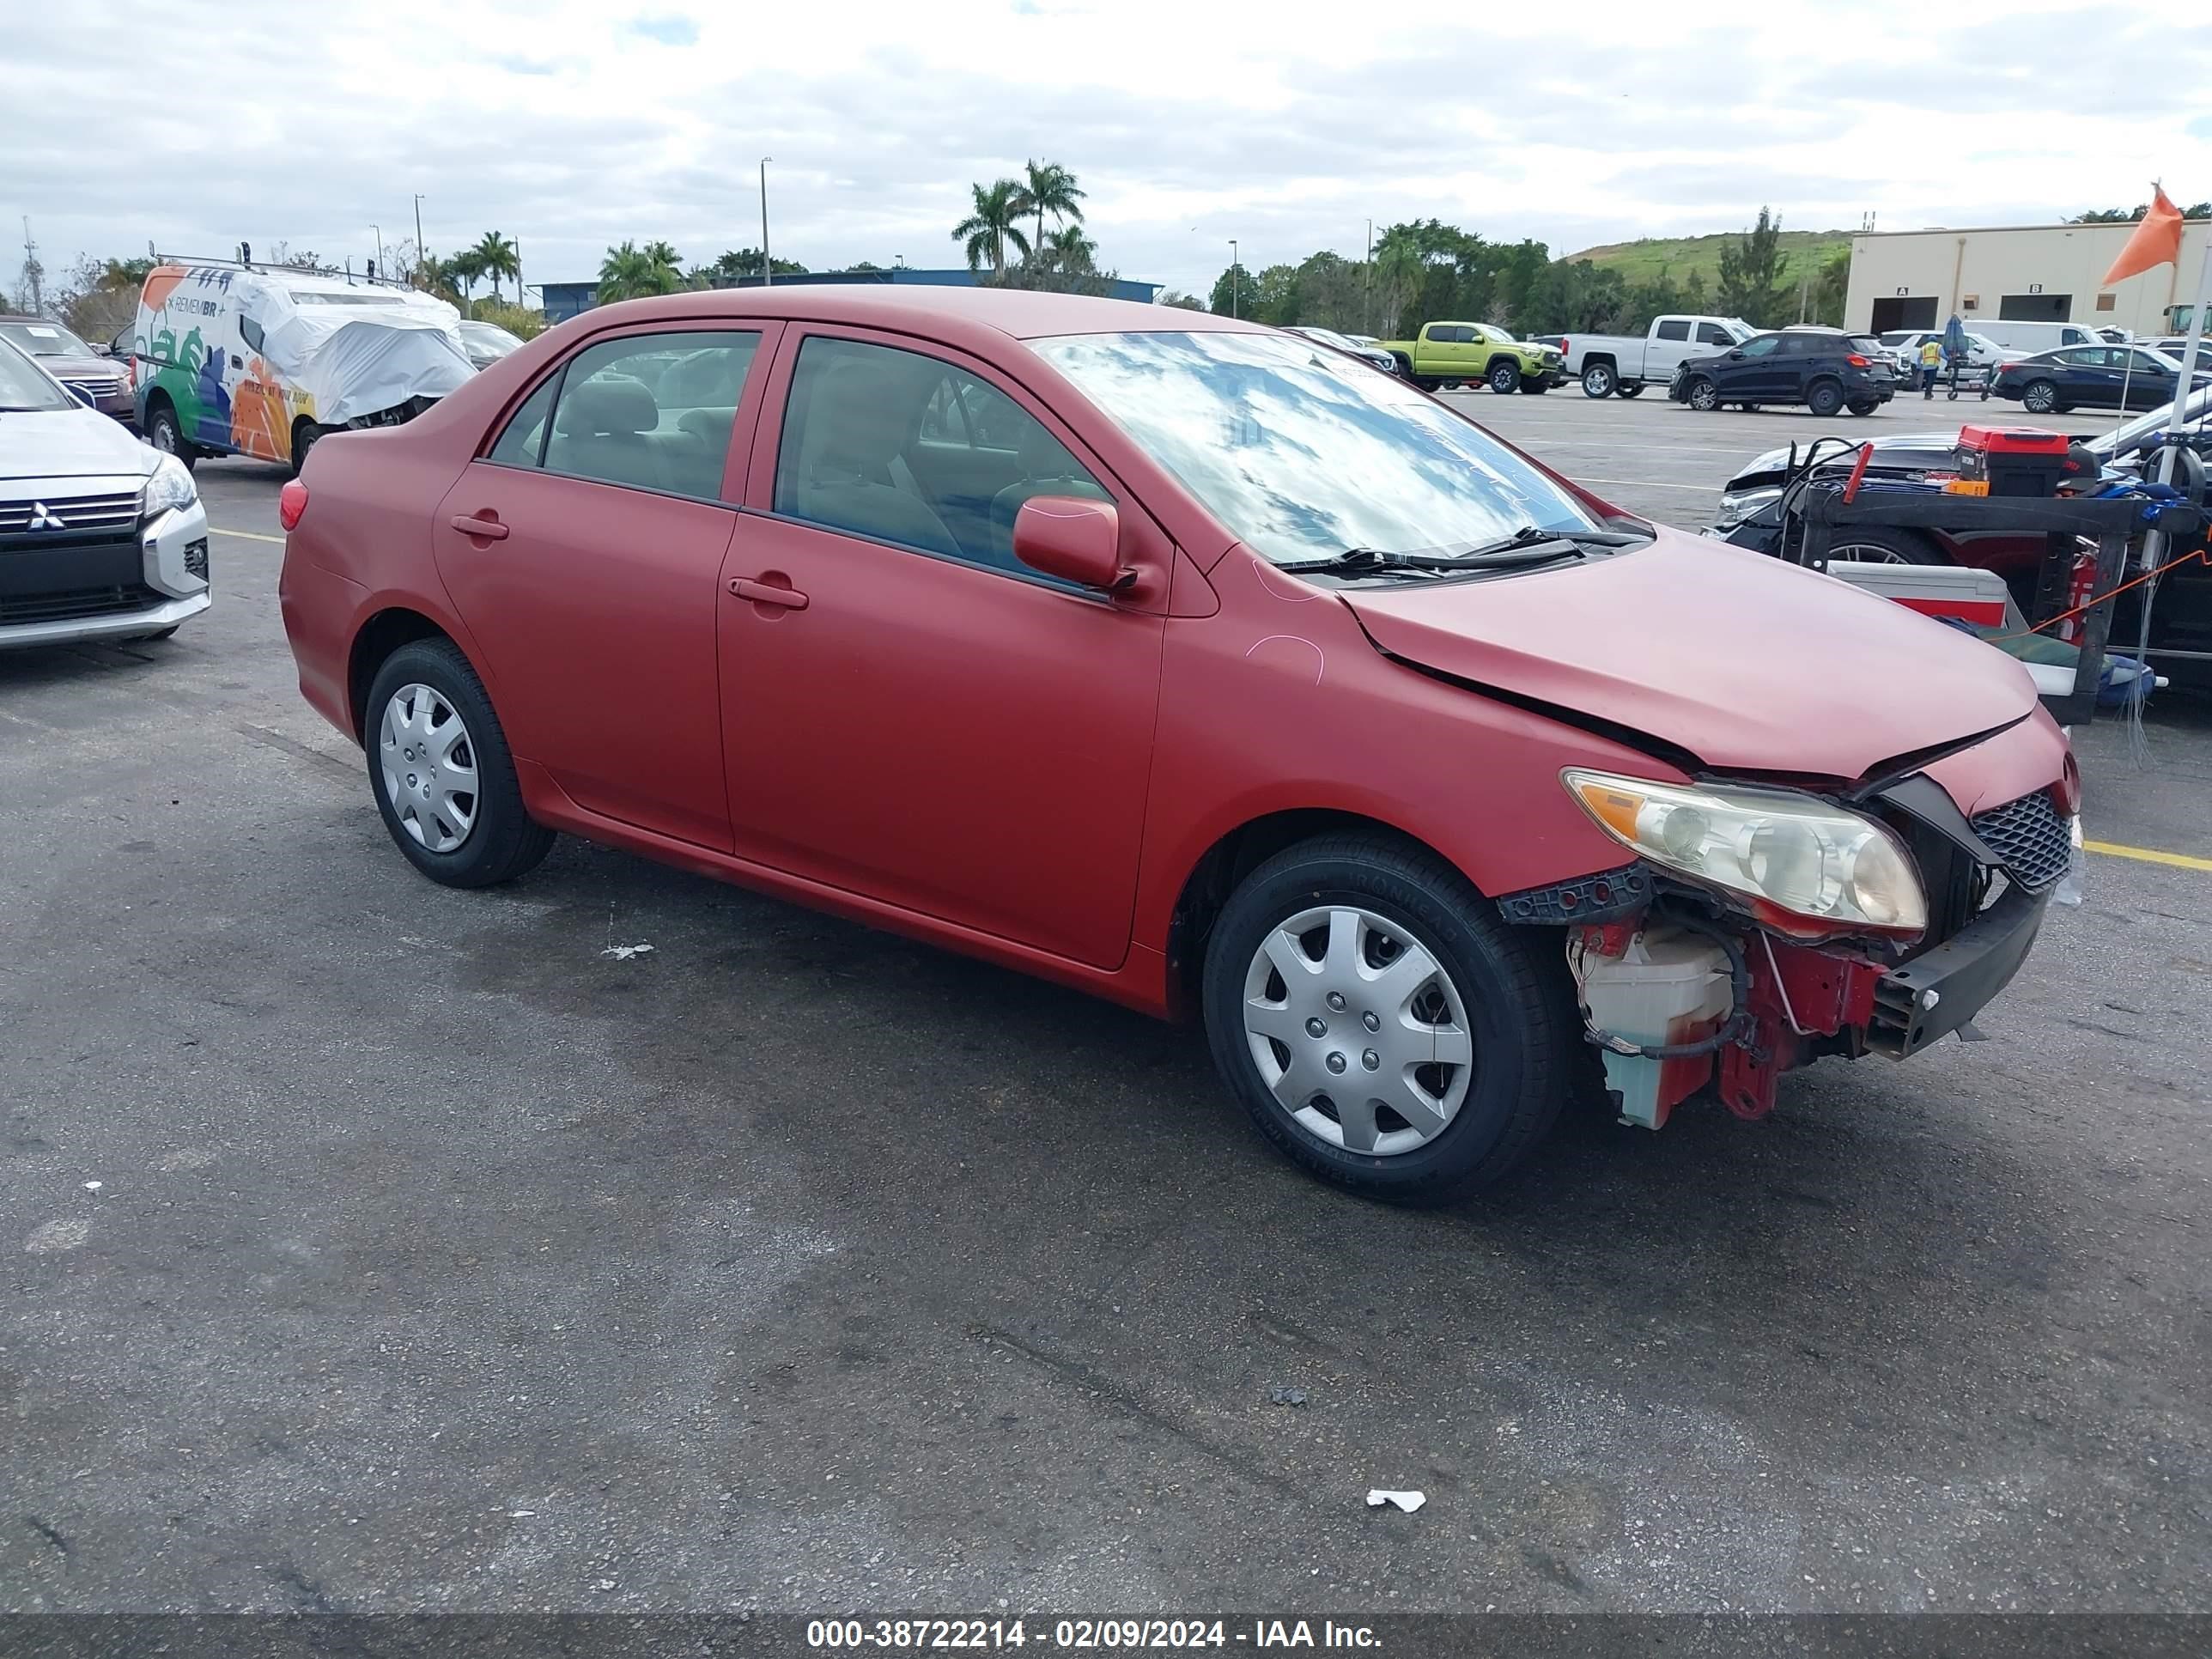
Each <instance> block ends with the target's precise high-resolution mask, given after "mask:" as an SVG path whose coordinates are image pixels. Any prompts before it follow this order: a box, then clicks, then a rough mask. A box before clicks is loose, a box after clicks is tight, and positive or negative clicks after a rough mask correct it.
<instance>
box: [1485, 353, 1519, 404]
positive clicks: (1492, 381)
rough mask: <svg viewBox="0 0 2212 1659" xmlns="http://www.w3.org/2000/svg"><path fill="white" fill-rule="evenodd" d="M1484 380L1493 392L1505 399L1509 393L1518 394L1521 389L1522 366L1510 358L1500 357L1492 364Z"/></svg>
mask: <svg viewBox="0 0 2212 1659" xmlns="http://www.w3.org/2000/svg"><path fill="white" fill-rule="evenodd" d="M1482 378H1483V379H1484V380H1486V382H1487V383H1488V384H1489V386H1490V389H1491V390H1492V392H1496V393H1497V394H1498V396H1499V397H1501V398H1503V397H1504V396H1505V395H1506V394H1507V393H1509V392H1518V391H1519V390H1520V389H1521V365H1520V364H1518V363H1516V362H1514V361H1513V360H1512V359H1511V358H1510V357H1500V358H1499V359H1498V361H1497V362H1494V363H1492V364H1491V366H1490V368H1489V369H1488V370H1487V372H1486V373H1485V374H1484V375H1483V377H1482Z"/></svg>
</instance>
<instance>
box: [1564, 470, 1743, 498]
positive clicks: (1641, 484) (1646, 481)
mask: <svg viewBox="0 0 2212 1659" xmlns="http://www.w3.org/2000/svg"><path fill="white" fill-rule="evenodd" d="M1575 482H1576V483H1595V484H1620V485H1622V486H1623V487H1625V488H1626V489H1688V490H1694V491H1695V492H1696V493H1697V494H1699V495H1719V494H1720V493H1721V487H1720V486H1719V485H1718V484H1678V483H1660V482H1659V480H1658V479H1656V478H1593V477H1590V476H1589V474H1588V473H1583V472H1578V473H1577V474H1576V475H1575Z"/></svg>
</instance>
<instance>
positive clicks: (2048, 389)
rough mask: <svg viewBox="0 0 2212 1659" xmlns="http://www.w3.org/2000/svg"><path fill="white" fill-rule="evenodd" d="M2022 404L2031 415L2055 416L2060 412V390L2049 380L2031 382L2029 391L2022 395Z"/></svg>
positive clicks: (2028, 384)
mask: <svg viewBox="0 0 2212 1659" xmlns="http://www.w3.org/2000/svg"><path fill="white" fill-rule="evenodd" d="M2020 404H2021V408H2022V409H2025V410H2027V412H2028V413H2029V414H2031V415H2055V414H2057V412H2058V388H2057V386H2053V385H2052V384H2051V382H2050V381H2048V380H2030V381H2029V382H2028V383H2027V390H2026V391H2024V392H2021V394H2020Z"/></svg>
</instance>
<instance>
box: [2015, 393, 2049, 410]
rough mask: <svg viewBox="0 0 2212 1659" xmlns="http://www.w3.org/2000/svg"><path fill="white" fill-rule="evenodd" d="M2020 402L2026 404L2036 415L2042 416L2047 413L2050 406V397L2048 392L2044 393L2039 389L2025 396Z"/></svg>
mask: <svg viewBox="0 0 2212 1659" xmlns="http://www.w3.org/2000/svg"><path fill="white" fill-rule="evenodd" d="M2021 402H2022V403H2024V404H2027V406H2028V407H2029V408H2030V409H2032V410H2034V411H2035V412H2036V413H2037V414H2039V415H2042V414H2046V413H2048V412H2049V410H2050V409H2051V394H2050V393H2049V392H2045V391H2043V390H2042V389H2041V388H2038V389H2036V390H2035V391H2033V392H2029V393H2028V394H2027V397H2025V398H2022V399H2021Z"/></svg>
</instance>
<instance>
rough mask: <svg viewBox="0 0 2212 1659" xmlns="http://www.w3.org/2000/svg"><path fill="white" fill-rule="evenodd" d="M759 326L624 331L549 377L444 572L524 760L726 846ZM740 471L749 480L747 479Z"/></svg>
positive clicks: (662, 828) (509, 432)
mask: <svg viewBox="0 0 2212 1659" xmlns="http://www.w3.org/2000/svg"><path fill="white" fill-rule="evenodd" d="M761 343H762V333H761V331H759V330H757V329H752V330H738V329H701V328H698V327H696V325H695V326H692V327H690V328H686V329H682V330H674V331H671V330H659V331H631V332H629V333H627V334H623V335H617V336H614V337H603V338H601V339H599V340H597V341H594V342H593V343H590V344H588V345H586V346H585V347H584V348H583V349H581V350H580V351H578V352H576V353H575V354H574V356H571V357H570V358H569V359H568V362H566V363H565V364H563V365H562V366H561V367H560V368H557V369H556V370H555V371H554V372H553V373H552V374H549V375H548V376H547V377H546V379H545V380H543V381H542V382H540V384H539V385H538V387H537V389H536V390H535V391H533V392H532V393H531V394H530V396H529V397H528V398H526V399H525V400H524V402H523V403H522V404H521V405H520V407H519V408H518V409H517V410H515V412H514V413H513V416H511V417H509V419H508V420H507V422H506V424H505V426H504V428H502V429H501V432H500V433H499V435H498V436H497V438H496V440H495V441H494V443H493V444H492V445H491V447H489V450H488V451H487V452H486V453H484V454H483V456H481V457H480V458H479V459H477V460H475V461H473V462H471V464H470V465H469V467H468V470H467V471H465V472H464V473H463V474H462V475H461V477H460V480H459V482H458V483H455V484H454V486H453V489H452V490H451V491H449V492H448V493H447V496H446V499H445V501H443V502H442V503H441V505H440V507H439V508H438V512H437V516H436V518H435V520H434V521H433V528H432V534H433V538H434V546H435V550H436V556H437V562H438V572H439V574H440V575H441V577H442V578H443V579H444V581H445V584H446V587H447V592H450V593H451V594H452V596H453V604H454V606H455V608H456V609H457V610H459V612H460V615H461V618H462V620H463V621H464V622H465V623H467V624H468V628H469V632H470V633H471V635H472V636H473V637H474V639H475V641H476V643H477V647H478V648H479V649H480V650H481V652H482V653H483V659H484V663H483V665H484V668H485V671H486V675H487V678H489V680H490V682H491V684H490V687H489V690H490V691H491V695H492V700H493V702H494V703H495V705H496V706H497V708H498V709H499V714H500V720H501V724H502V725H503V726H505V727H506V729H507V738H508V741H509V743H510V744H512V745H513V750H514V752H515V754H516V756H517V757H518V758H520V759H522V760H525V761H531V762H535V763H537V764H538V765H539V766H541V767H543V768H544V769H545V771H546V772H547V773H548V774H550V776H551V778H552V780H553V781H555V782H556V783H557V784H558V785H559V786H560V787H561V788H562V790H563V791H564V792H566V793H567V794H568V796H569V797H570V798H571V799H574V801H575V802H576V803H577V804H578V805H580V806H583V807H585V808H586V809H587V810H588V811H593V812H597V813H599V814H601V815H603V816H605V817H610V818H614V819H617V820H618V821H620V822H622V823H628V824H632V825H635V826H636V827H637V828H640V829H648V830H651V831H653V832H654V833H656V834H659V835H665V836H673V837H675V838H677V839H678V840H680V841H684V842H692V843H694V844H696V845H698V846H702V847H708V848H715V849H717V850H726V849H727V848H728V847H729V844H730V833H729V806H728V798H727V794H726V791H725V789H724V787H723V779H722V736H721V712H722V711H721V698H720V685H719V681H718V677H717V669H716V663H715V649H716V641H715V629H716V625H717V621H718V612H719V610H720V605H719V603H718V601H719V596H720V591H721V590H720V574H721V568H722V562H723V559H724V557H725V556H726V553H727V550H728V549H729V546H730V540H731V532H732V530H733V529H734V528H735V527H736V526H737V524H738V509H737V507H736V506H735V504H734V501H731V500H728V499H726V498H725V496H724V493H723V480H724V477H725V475H726V467H727V463H728V459H729V455H730V452H731V449H732V442H733V437H732V435H733V433H734V434H736V435H737V437H736V440H735V441H736V445H737V447H738V453H740V454H741V455H742V454H743V453H744V449H745V447H746V446H747V444H748V443H749V441H750V432H751V417H752V416H753V415H754V414H755V413H756V412H757V408H758V403H759V397H758V391H757V388H750V391H751V396H750V398H748V396H747V393H748V390H749V387H748V381H749V378H750V369H751V368H752V365H753V364H754V362H755V361H756V359H757V357H758V356H759V355H760V354H759V348H760V345H761ZM742 472H743V469H742V465H740V467H739V471H738V474H737V475H736V476H738V477H742Z"/></svg>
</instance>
